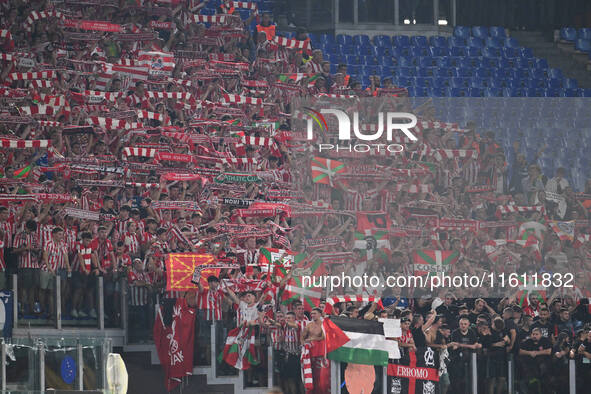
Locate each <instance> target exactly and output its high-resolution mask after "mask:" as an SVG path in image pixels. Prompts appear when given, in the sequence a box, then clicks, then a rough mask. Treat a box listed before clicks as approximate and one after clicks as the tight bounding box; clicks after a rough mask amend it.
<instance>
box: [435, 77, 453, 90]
mask: <svg viewBox="0 0 591 394" xmlns="http://www.w3.org/2000/svg"><path fill="white" fill-rule="evenodd" d="M450 84H451V80H450V79H449V78H447V77H445V78H433V86H434V87H436V88H448V87H449V86H450Z"/></svg>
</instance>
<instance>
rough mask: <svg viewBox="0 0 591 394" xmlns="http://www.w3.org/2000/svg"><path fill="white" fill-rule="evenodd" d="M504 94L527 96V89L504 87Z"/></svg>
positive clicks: (508, 95)
mask: <svg viewBox="0 0 591 394" xmlns="http://www.w3.org/2000/svg"><path fill="white" fill-rule="evenodd" d="M503 96H505V97H526V94H525V90H524V89H521V88H505V89H503Z"/></svg>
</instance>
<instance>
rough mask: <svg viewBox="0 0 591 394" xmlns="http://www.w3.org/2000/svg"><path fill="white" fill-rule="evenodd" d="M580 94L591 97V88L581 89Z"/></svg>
mask: <svg viewBox="0 0 591 394" xmlns="http://www.w3.org/2000/svg"><path fill="white" fill-rule="evenodd" d="M579 95H580V96H581V97H591V89H579Z"/></svg>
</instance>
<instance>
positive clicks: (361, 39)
mask: <svg viewBox="0 0 591 394" xmlns="http://www.w3.org/2000/svg"><path fill="white" fill-rule="evenodd" d="M353 44H355V45H371V43H370V41H369V36H368V35H366V34H357V35H354V36H353Z"/></svg>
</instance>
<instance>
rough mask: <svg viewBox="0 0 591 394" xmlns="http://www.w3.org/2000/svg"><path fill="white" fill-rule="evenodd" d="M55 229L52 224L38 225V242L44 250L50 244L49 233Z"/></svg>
mask: <svg viewBox="0 0 591 394" xmlns="http://www.w3.org/2000/svg"><path fill="white" fill-rule="evenodd" d="M54 228H55V225H53V224H40V225H39V227H37V232H38V236H39V240H40V241H41V246H42V247H43V248H45V245H47V244H48V243H49V242H51V232H52V231H53V229H54Z"/></svg>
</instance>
